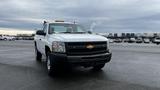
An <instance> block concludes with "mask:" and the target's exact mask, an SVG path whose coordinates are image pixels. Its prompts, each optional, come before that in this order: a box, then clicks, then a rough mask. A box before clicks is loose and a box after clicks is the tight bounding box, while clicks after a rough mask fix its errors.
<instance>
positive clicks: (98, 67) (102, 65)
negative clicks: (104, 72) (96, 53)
mask: <svg viewBox="0 0 160 90" xmlns="http://www.w3.org/2000/svg"><path fill="white" fill-rule="evenodd" d="M104 66H105V64H99V65H96V66H93V70H94V71H100V70H101V69H102V68H103V67H104Z"/></svg>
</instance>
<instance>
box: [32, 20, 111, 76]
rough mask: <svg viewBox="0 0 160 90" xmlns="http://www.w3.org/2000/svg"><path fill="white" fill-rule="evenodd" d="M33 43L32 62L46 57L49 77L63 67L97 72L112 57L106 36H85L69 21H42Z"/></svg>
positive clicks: (86, 34)
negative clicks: (88, 69)
mask: <svg viewBox="0 0 160 90" xmlns="http://www.w3.org/2000/svg"><path fill="white" fill-rule="evenodd" d="M34 44H35V57H36V60H37V61H41V59H42V56H45V57H46V67H47V70H48V74H49V75H53V74H54V73H55V72H56V71H57V70H59V68H62V67H65V66H70V67H72V68H73V67H75V66H84V67H93V70H101V68H103V67H104V66H105V63H108V62H109V61H110V60H111V56H112V53H111V52H110V50H109V40H108V39H107V38H106V37H103V36H100V35H95V34H92V33H89V32H87V31H86V30H85V29H84V28H83V27H82V26H81V25H79V24H77V23H71V22H64V21H53V22H48V21H44V23H43V29H42V30H38V31H37V32H36V35H35V38H34Z"/></svg>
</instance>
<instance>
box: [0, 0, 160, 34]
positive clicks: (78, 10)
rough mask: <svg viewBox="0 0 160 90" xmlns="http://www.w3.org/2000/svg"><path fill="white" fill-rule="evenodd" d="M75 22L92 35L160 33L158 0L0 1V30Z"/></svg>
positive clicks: (29, 28) (159, 4)
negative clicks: (97, 33)
mask: <svg viewBox="0 0 160 90" xmlns="http://www.w3.org/2000/svg"><path fill="white" fill-rule="evenodd" d="M54 19H61V20H62V19H63V20H67V21H74V20H75V21H77V22H79V23H81V24H83V25H86V26H87V27H92V28H93V30H94V31H95V32H160V0H0V28H17V29H27V30H33V29H35V28H39V27H40V26H41V23H42V22H43V20H54Z"/></svg>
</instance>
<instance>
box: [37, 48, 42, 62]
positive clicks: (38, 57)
mask: <svg viewBox="0 0 160 90" xmlns="http://www.w3.org/2000/svg"><path fill="white" fill-rule="evenodd" d="M35 59H36V60H37V61H41V60H42V54H41V53H40V52H39V51H38V50H37V46H35Z"/></svg>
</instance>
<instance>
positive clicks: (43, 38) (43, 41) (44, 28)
mask: <svg viewBox="0 0 160 90" xmlns="http://www.w3.org/2000/svg"><path fill="white" fill-rule="evenodd" d="M43 31H44V32H45V33H46V35H45V36H42V37H41V44H40V45H41V46H40V47H41V53H42V54H43V55H45V44H46V42H45V40H46V36H47V24H46V23H44V24H43Z"/></svg>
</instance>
